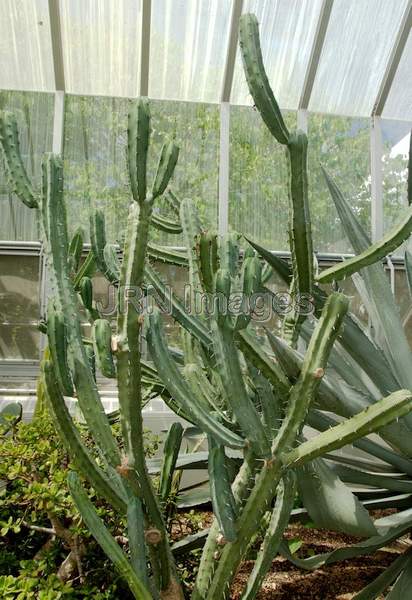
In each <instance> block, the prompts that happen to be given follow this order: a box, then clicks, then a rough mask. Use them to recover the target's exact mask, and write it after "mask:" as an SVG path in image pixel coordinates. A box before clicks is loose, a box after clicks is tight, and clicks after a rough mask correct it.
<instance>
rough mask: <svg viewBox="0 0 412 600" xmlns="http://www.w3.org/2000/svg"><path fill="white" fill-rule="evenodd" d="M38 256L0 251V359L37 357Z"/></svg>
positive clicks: (38, 334) (29, 358) (36, 358)
mask: <svg viewBox="0 0 412 600" xmlns="http://www.w3.org/2000/svg"><path fill="white" fill-rule="evenodd" d="M39 306H40V304H39V258H38V257H37V256H6V255H0V360H4V359H22V360H38V358H39V340H40V333H39V331H38V329H37V322H38V319H39V310H40V309H39Z"/></svg>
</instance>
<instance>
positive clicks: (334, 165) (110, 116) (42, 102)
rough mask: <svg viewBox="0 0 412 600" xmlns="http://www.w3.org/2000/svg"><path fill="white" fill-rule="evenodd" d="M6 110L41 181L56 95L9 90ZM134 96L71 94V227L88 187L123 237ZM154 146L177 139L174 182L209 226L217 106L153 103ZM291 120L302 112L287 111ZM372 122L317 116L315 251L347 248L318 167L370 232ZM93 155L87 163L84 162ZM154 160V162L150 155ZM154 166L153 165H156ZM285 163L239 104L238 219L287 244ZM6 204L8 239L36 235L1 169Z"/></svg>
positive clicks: (393, 205)
mask: <svg viewBox="0 0 412 600" xmlns="http://www.w3.org/2000/svg"><path fill="white" fill-rule="evenodd" d="M0 106H1V108H7V109H11V110H13V111H15V112H16V116H17V119H18V121H19V125H20V130H21V131H22V132H27V131H30V134H29V135H28V136H27V135H23V139H22V150H23V158H24V159H25V162H26V164H27V165H28V170H29V173H30V174H32V175H34V179H35V180H37V181H39V176H40V160H41V155H42V154H43V152H45V151H47V150H50V148H51V133H52V111H53V102H52V95H50V94H49V95H48V94H39V93H31V92H30V93H29V92H1V93H0ZM128 106H129V101H128V100H127V99H122V98H105V97H96V98H94V97H79V96H67V98H66V112H65V138H64V155H65V174H66V178H65V185H66V195H67V197H68V211H69V222H70V225H71V228H72V229H74V228H76V227H77V226H78V225H79V223H83V224H84V227H85V230H86V231H87V230H88V205H87V202H86V197H85V190H87V189H88V190H90V198H91V202H92V205H93V206H98V207H102V208H104V210H105V213H106V219H107V226H108V234H109V236H110V238H111V239H112V241H116V240H119V241H121V239H122V234H123V229H124V225H125V221H126V212H127V206H128V204H129V201H130V198H129V192H128V187H127V173H126V165H125V152H126V135H125V131H126V115H127V111H128ZM151 110H152V127H153V136H152V144H153V146H154V152H153V153H152V156H157V155H158V151H159V150H160V145H161V135H160V134H161V133H162V134H163V135H164V133H165V132H167V135H168V137H169V138H170V139H175V140H176V143H177V144H178V145H179V146H180V148H181V151H180V157H179V161H178V166H177V168H176V173H175V177H174V183H173V185H174V189H175V190H176V192H177V193H178V194H179V196H180V197H182V198H183V197H190V198H191V199H193V200H194V201H195V204H196V206H197V208H198V209H199V211H200V214H201V217H202V218H203V220H204V222H205V224H207V223H216V220H217V198H218V165H219V118H220V117H219V107H218V106H217V105H206V104H196V103H190V102H172V101H158V100H153V101H151ZM285 118H286V122H287V124H288V125H289V126H292V124H294V123H296V115H295V113H287V112H286V113H285ZM369 143H370V142H369V121H368V120H367V119H358V118H355V119H354V118H349V117H335V116H331V115H316V114H311V115H309V192H310V207H311V212H312V225H313V235H314V246H315V250H317V251H319V252H349V251H350V247H349V246H348V243H347V241H346V239H345V237H344V234H343V231H342V228H341V226H340V223H339V219H338V216H337V213H336V211H335V209H334V208H333V207H332V208H331V204H330V200H329V196H328V190H327V187H326V185H325V182H324V181H323V178H322V174H321V171H320V163H322V164H323V165H324V166H325V168H326V169H327V170H328V172H330V173H331V174H332V175H333V176H334V178H335V179H336V181H337V182H338V184H339V186H340V188H341V189H342V191H343V192H344V194H346V196H347V198H348V199H349V200H350V202H351V205H352V206H353V208H354V209H355V211H356V214H357V216H358V217H359V218H360V220H361V223H362V225H363V226H364V227H365V228H366V229H367V230H369V231H370V164H369V162H370V161H369V153H370V151H369ZM384 143H385V158H384V161H383V171H384V177H383V184H384V212H385V222H386V224H387V226H389V225H390V224H392V223H393V222H394V221H395V220H396V219H397V216H398V215H399V212H400V208H401V207H402V206H403V205H404V203H405V201H406V174H405V171H406V158H405V157H404V156H402V155H398V156H390V149H391V148H390V144H389V143H387V142H384ZM85 158H88V167H87V169H86V166H85ZM152 163H153V161H152ZM155 167H156V165H155V164H150V165H149V170H150V172H151V173H154V170H155ZM286 180H287V172H286V162H285V157H284V153H283V151H282V148H279V146H278V145H277V144H276V143H274V142H273V138H272V137H271V135H270V133H269V132H268V131H267V129H266V128H265V126H264V125H263V124H262V123H261V120H260V118H259V115H258V114H257V112H256V111H255V110H254V109H253V108H250V107H237V106H233V107H232V108H231V120H230V197H229V201H230V205H229V206H230V225H231V227H233V229H236V230H240V231H243V232H245V233H246V234H249V235H251V236H252V237H253V238H254V239H256V240H257V241H259V242H261V243H264V244H267V245H268V244H270V245H271V246H275V249H278V250H279V249H283V250H286V249H287V233H286V221H287V214H286V207H287V196H286V193H285V189H286V188H285V182H286ZM0 193H1V194H2V196H3V198H4V200H3V206H4V208H5V210H4V217H5V218H4V220H3V223H2V229H3V231H0V237H1V238H2V239H37V238H38V234H37V229H36V224H35V223H34V215H33V213H32V212H30V211H29V210H28V209H26V207H22V206H21V205H20V204H19V203H17V202H16V201H15V199H13V198H12V197H11V196H9V195H8V193H7V188H6V182H5V180H4V177H3V167H2V166H1V167H0ZM157 241H159V242H161V243H170V244H174V245H176V244H179V243H182V242H181V238H179V239H176V237H173V238H171V237H170V236H167V234H158V239H157Z"/></svg>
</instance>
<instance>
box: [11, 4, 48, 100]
mask: <svg viewBox="0 0 412 600" xmlns="http://www.w3.org/2000/svg"><path fill="white" fill-rule="evenodd" d="M0 64H1V69H0V88H2V89H5V90H38V91H52V90H54V89H55V84H54V70H53V53H52V47H51V37H50V22H49V7H48V1H47V0H2V1H1V2H0Z"/></svg>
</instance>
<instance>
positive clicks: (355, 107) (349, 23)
mask: <svg viewBox="0 0 412 600" xmlns="http://www.w3.org/2000/svg"><path fill="white" fill-rule="evenodd" d="M406 4H407V0H335V2H334V3H333V9H332V13H331V17H330V21H329V26H328V29H327V33H326V37H325V43H324V46H323V50H322V54H321V57H320V61H319V66H318V70H317V74H316V78H315V82H314V86H313V91H312V96H311V99H310V103H309V109H310V110H313V111H315V112H324V113H334V114H340V115H349V116H357V115H360V116H367V115H370V114H371V111H372V108H373V104H374V102H375V100H376V97H377V94H378V90H379V86H380V84H381V81H382V78H383V75H384V73H385V68H386V65H387V62H388V59H389V55H390V52H391V49H392V47H393V44H394V41H395V39H396V34H397V33H398V30H399V26H400V23H401V20H402V16H403V13H404V11H405V7H406ZM402 85H404V83H402ZM406 89H407V87H405V90H406Z"/></svg>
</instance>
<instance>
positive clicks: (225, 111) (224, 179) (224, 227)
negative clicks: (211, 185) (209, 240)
mask: <svg viewBox="0 0 412 600" xmlns="http://www.w3.org/2000/svg"><path fill="white" fill-rule="evenodd" d="M229 134H230V104H229V102H221V104H220V140H219V152H220V155H219V195H218V202H219V207H218V228H219V233H220V234H225V233H227V231H228V229H229V159H230V156H229V147H230V140H229Z"/></svg>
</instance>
